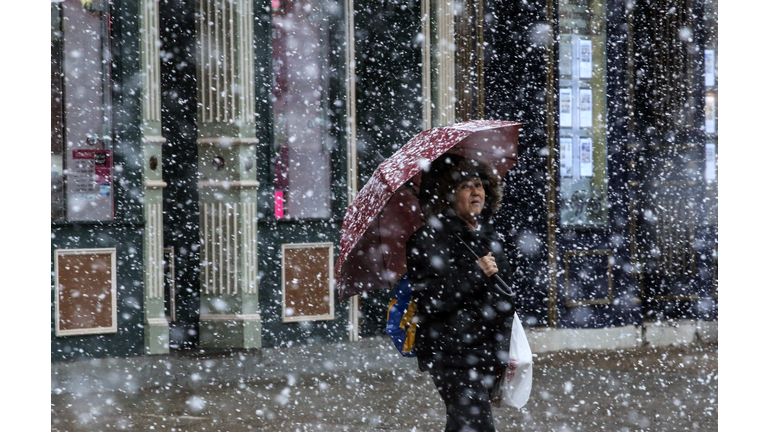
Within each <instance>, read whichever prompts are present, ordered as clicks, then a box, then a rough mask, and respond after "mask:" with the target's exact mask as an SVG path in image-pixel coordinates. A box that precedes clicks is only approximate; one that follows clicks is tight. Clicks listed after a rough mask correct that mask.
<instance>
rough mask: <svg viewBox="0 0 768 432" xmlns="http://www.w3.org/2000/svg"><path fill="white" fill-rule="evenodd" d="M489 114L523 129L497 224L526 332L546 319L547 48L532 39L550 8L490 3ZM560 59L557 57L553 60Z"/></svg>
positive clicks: (487, 31) (487, 27) (493, 0)
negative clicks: (513, 274) (514, 274)
mask: <svg viewBox="0 0 768 432" xmlns="http://www.w3.org/2000/svg"><path fill="white" fill-rule="evenodd" d="M484 12H485V16H486V21H485V41H486V42H487V44H488V45H487V46H486V47H485V67H486V69H485V113H486V118H488V119H493V120H512V121H519V122H523V126H522V129H521V131H520V138H519V142H518V146H519V156H518V157H519V162H518V164H517V165H516V166H515V167H514V168H513V169H511V170H510V172H509V173H508V174H507V176H506V177H505V178H504V200H503V205H502V208H501V210H499V212H498V213H497V214H496V217H495V224H496V227H497V229H498V231H499V233H500V234H501V235H503V236H504V243H505V248H506V250H507V253H508V255H509V258H510V261H512V264H513V266H514V267H515V268H516V272H517V275H518V277H517V280H515V281H514V283H515V285H517V289H518V290H519V291H520V292H521V293H522V297H521V298H520V304H519V310H518V314H519V315H520V317H521V319H522V320H523V321H524V322H525V323H526V324H528V325H535V326H541V325H546V322H547V321H546V320H547V289H548V288H547V207H546V206H547V201H546V178H547V177H546V174H547V170H546V168H547V166H546V164H547V158H546V147H547V141H546V140H547V136H546V76H547V75H546V58H547V53H546V47H545V46H544V45H542V44H539V43H537V39H536V38H534V29H535V28H536V25H538V24H541V23H544V22H545V20H546V15H545V2H544V1H504V0H487V1H486V3H485V5H484ZM554 58H557V54H556V53H555V56H554Z"/></svg>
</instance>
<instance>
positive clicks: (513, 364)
mask: <svg viewBox="0 0 768 432" xmlns="http://www.w3.org/2000/svg"><path fill="white" fill-rule="evenodd" d="M532 385H533V355H532V354H531V347H530V346H529V345H528V338H527V337H525V331H523V325H522V324H521V323H520V318H518V316H517V313H515V318H514V321H513V322H512V340H511V341H510V343H509V365H508V366H507V370H505V371H504V376H503V377H502V383H501V396H502V403H503V404H504V405H508V406H513V407H515V408H522V407H523V405H525V403H526V402H528V397H529V396H530V395H531V387H532Z"/></svg>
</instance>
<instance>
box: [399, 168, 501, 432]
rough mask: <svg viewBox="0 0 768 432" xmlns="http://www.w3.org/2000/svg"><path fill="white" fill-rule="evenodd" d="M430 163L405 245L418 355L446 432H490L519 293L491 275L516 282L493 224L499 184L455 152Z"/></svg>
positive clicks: (489, 172)
mask: <svg viewBox="0 0 768 432" xmlns="http://www.w3.org/2000/svg"><path fill="white" fill-rule="evenodd" d="M432 166H433V167H434V168H435V169H433V170H432V172H434V171H438V170H439V171H440V174H433V177H432V178H433V179H434V186H433V187H427V186H426V185H427V182H426V181H425V180H424V179H422V186H423V188H424V190H423V191H422V196H425V197H424V198H425V202H424V205H423V209H424V214H425V218H426V223H425V225H424V226H423V227H422V228H420V229H419V230H417V231H416V232H415V233H414V234H413V235H412V236H411V238H410V239H409V240H408V242H407V243H406V254H407V256H406V258H407V263H408V274H409V277H410V280H411V290H412V295H413V299H414V300H415V302H416V305H417V313H416V315H417V317H418V318H417V319H418V323H417V330H416V339H415V343H414V351H415V353H416V356H417V357H418V364H419V369H420V370H422V371H428V372H429V373H430V375H431V377H432V380H433V381H434V383H435V386H436V387H437V390H438V392H439V393H440V397H441V398H442V399H443V401H444V402H445V408H446V417H447V420H446V427H445V431H446V432H450V431H462V432H469V431H474V432H493V431H495V428H494V425H493V415H492V412H491V392H492V389H493V387H494V384H495V383H496V381H497V380H499V379H500V377H501V375H502V373H503V372H504V369H505V368H506V365H507V357H508V352H509V339H510V332H511V319H512V317H513V315H514V311H515V305H514V294H515V293H513V292H509V293H508V292H505V290H504V289H503V288H500V287H498V286H497V285H496V279H495V276H494V275H496V274H498V275H499V276H500V277H501V279H502V280H505V281H511V280H512V269H511V266H510V264H509V261H508V260H507V257H506V255H505V254H504V250H503V249H502V247H501V242H500V241H499V238H498V235H497V234H496V231H495V230H494V228H493V224H492V221H491V215H492V213H493V212H495V211H497V210H498V209H499V207H500V205H501V198H502V186H501V180H500V179H499V178H498V176H496V175H495V174H494V173H493V171H492V170H491V168H490V167H489V166H488V165H486V164H484V163H481V162H478V161H474V160H469V159H465V158H461V157H458V156H455V155H446V156H444V157H442V158H441V159H439V160H438V161H436V162H435V163H434V164H433V165H432ZM438 167H441V168H438ZM470 249H471V250H470ZM473 251H474V254H473ZM476 256H479V257H480V258H479V259H477V258H476Z"/></svg>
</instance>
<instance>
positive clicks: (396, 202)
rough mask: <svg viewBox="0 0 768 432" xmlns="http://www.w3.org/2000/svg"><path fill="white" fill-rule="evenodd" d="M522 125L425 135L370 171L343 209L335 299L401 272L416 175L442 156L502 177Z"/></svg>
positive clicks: (462, 126)
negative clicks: (469, 161) (471, 161)
mask: <svg viewBox="0 0 768 432" xmlns="http://www.w3.org/2000/svg"><path fill="white" fill-rule="evenodd" d="M521 125H522V123H518V122H510V121H499V120H473V121H468V122H463V123H457V124H455V125H453V126H447V127H439V128H433V129H429V130H426V131H424V132H421V133H420V134H418V135H416V136H415V137H413V138H412V139H411V140H410V141H408V142H407V143H406V144H405V145H404V146H403V147H402V148H401V149H400V150H398V151H397V152H395V154H394V155H392V157H390V158H389V159H387V160H385V161H384V162H382V163H381V164H380V165H379V167H378V168H376V170H375V171H374V172H373V175H372V176H371V179H370V180H369V181H368V183H366V185H365V186H364V187H363V189H362V190H360V193H359V194H358V195H357V196H356V197H355V199H354V201H352V204H350V205H349V208H347V213H346V215H345V216H344V222H343V224H342V228H341V252H340V254H339V258H338V260H337V261H336V265H335V269H336V270H335V276H336V286H337V288H338V290H339V299H340V300H345V299H347V298H349V297H351V296H353V295H357V294H360V293H363V292H366V291H372V290H377V289H381V288H391V287H393V286H394V285H395V284H396V283H397V281H398V280H399V279H400V278H401V277H402V276H403V275H404V274H405V272H406V262H405V242H406V240H408V238H409V237H410V236H411V234H413V233H414V232H415V231H416V230H417V229H419V228H420V227H421V226H422V225H423V224H424V221H423V216H422V213H421V207H420V206H419V198H418V197H419V186H420V184H421V177H422V176H421V174H422V171H423V170H425V169H427V168H428V167H429V166H430V164H431V163H432V162H434V161H435V159H437V158H438V157H440V156H441V155H443V154H445V153H450V154H456V155H459V156H463V157H466V158H469V159H475V160H479V161H483V162H485V163H488V164H489V165H491V166H492V167H493V168H494V169H495V170H496V172H497V174H498V175H499V177H503V176H504V174H506V173H507V171H509V169H510V168H511V167H512V166H513V165H515V163H517V137H518V133H519V132H520V126H521Z"/></svg>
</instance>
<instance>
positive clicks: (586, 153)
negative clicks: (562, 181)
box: [579, 138, 593, 177]
mask: <svg viewBox="0 0 768 432" xmlns="http://www.w3.org/2000/svg"><path fill="white" fill-rule="evenodd" d="M579 142H580V147H581V149H580V152H579V153H580V155H579V171H581V173H580V174H581V176H582V177H592V175H593V165H592V138H580V139H579Z"/></svg>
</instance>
